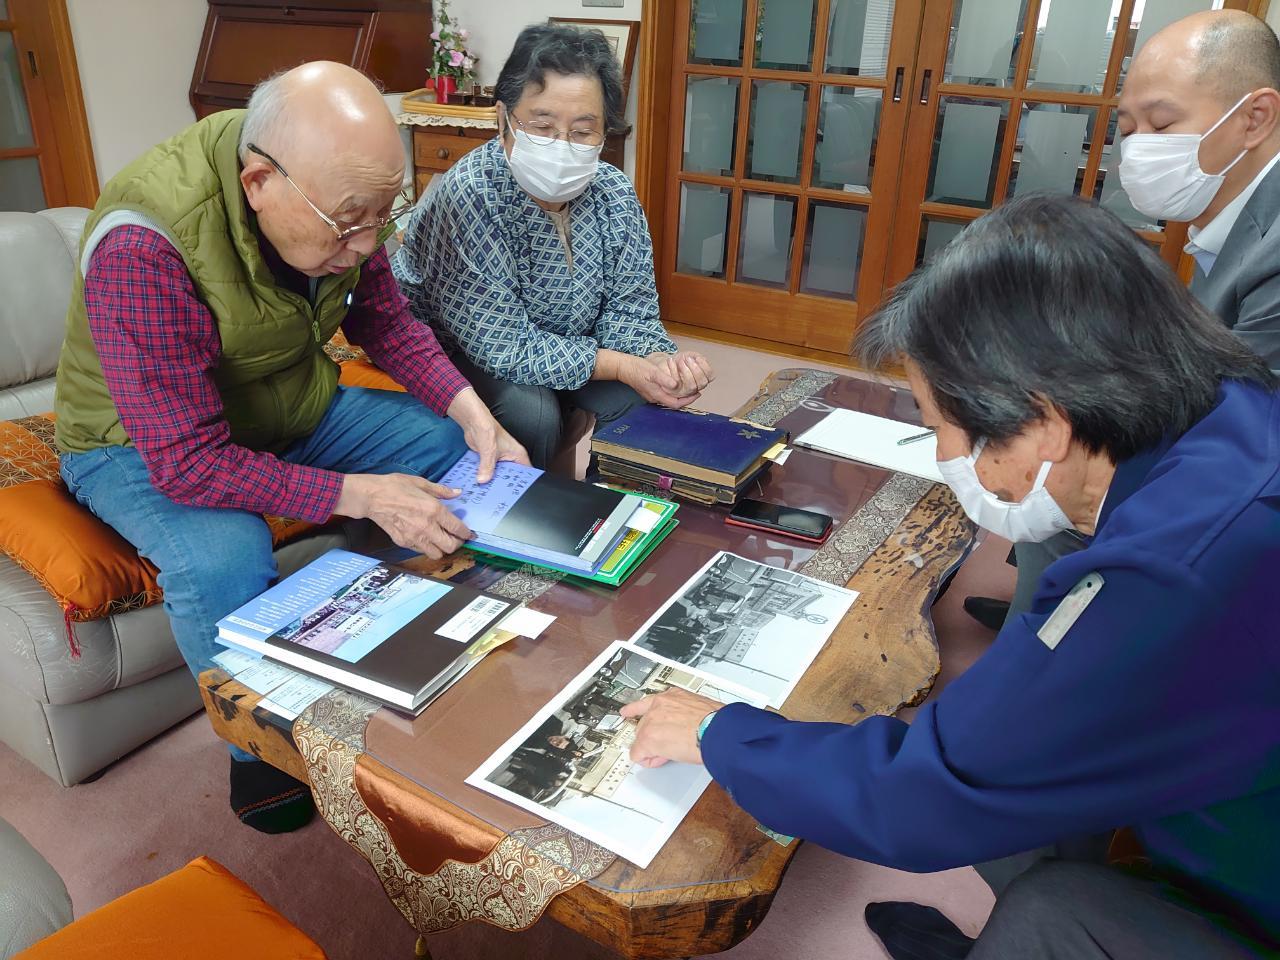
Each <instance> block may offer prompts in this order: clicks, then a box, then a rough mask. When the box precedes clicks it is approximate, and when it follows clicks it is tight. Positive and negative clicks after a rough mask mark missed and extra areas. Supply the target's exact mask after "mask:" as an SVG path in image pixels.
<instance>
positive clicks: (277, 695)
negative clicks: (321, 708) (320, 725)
mask: <svg viewBox="0 0 1280 960" xmlns="http://www.w3.org/2000/svg"><path fill="white" fill-rule="evenodd" d="M332 689H333V684H331V683H325V682H324V681H323V680H315V679H313V678H311V677H306V676H303V675H302V674H296V675H295V676H293V677H292V678H291V679H289V680H286V681H285V682H284V683H282V684H280V686H278V687H276V689H274V690H272V691H271V695H270V696H269V697H264V698H263V699H262V700H259V701H258V706H260V707H262V708H263V709H264V710H270V711H271V712H272V713H278V714H279V715H280V716H282V717H284V718H285V719H286V720H290V721H292V720H296V719H298V714H300V713H302V711H303V710H305V709H307V707H309V706H311V704H313V703H315V702H316V701H317V700H319V699H320V698H321V697H323V696H324V695H325V694H326V693H328V692H329V691H330V690H332Z"/></svg>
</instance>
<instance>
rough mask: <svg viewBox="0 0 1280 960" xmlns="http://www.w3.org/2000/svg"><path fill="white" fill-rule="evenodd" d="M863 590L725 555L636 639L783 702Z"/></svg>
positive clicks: (639, 644)
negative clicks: (834, 584)
mask: <svg viewBox="0 0 1280 960" xmlns="http://www.w3.org/2000/svg"><path fill="white" fill-rule="evenodd" d="M857 599H858V593H857V591H856V590H848V589H845V588H844V587H837V586H833V585H832V584H830V583H826V582H824V581H822V580H815V579H813V578H812V577H806V576H804V575H803V574H800V573H795V572H793V571H790V570H782V569H779V568H778V567H771V566H769V565H768V564H764V563H759V562H757V561H755V560H748V559H746V558H745V557H739V556H736V555H735V554H732V553H726V552H721V553H717V554H716V555H715V556H713V557H712V558H711V559H710V560H708V561H707V563H706V565H705V566H703V568H702V569H701V570H699V571H698V572H697V573H695V574H694V575H693V576H692V577H691V578H690V579H689V580H688V581H687V582H686V583H685V585H684V586H683V587H681V588H680V590H679V591H678V592H677V593H676V594H675V596H673V597H671V599H669V600H668V601H667V602H666V603H664V604H663V605H662V606H661V607H659V608H658V611H657V613H655V614H654V615H653V616H652V617H650V618H649V620H648V621H647V622H646V623H645V625H644V626H643V627H641V628H640V629H639V630H638V631H636V634H635V636H633V637H632V638H631V639H630V640H629V641H628V644H629V645H630V646H633V647H638V648H640V649H642V650H645V651H646V652H649V653H653V654H656V655H658V656H659V657H663V658H665V659H666V660H668V661H670V662H674V663H678V664H681V665H683V667H684V668H685V669H689V668H693V669H696V670H698V671H700V672H701V673H703V674H707V675H709V676H711V677H713V678H714V679H715V680H716V681H717V682H718V683H724V684H726V685H728V686H730V687H733V688H735V689H738V690H742V691H749V692H751V693H752V694H754V695H756V696H758V697H759V698H760V699H761V700H764V701H766V702H767V703H768V705H769V706H771V707H781V706H782V704H783V702H784V701H785V700H786V699H787V697H788V696H790V695H791V691H792V690H794V689H795V687H796V684H797V683H799V682H800V678H801V677H802V676H803V675H804V672H805V671H806V670H808V669H809V665H810V664H811V663H813V661H814V658H816V657H817V656H818V654H819V653H820V652H821V651H822V648H823V647H824V646H826V643H827V640H828V638H830V636H831V634H832V632H834V631H835V628H836V625H837V624H839V623H840V620H841V618H843V617H844V615H845V614H846V613H847V612H848V611H849V608H850V607H851V606H853V602H854V601H855V600H857Z"/></svg>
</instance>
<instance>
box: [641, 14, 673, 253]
mask: <svg viewBox="0 0 1280 960" xmlns="http://www.w3.org/2000/svg"><path fill="white" fill-rule="evenodd" d="M670 5H671V0H642V3H641V7H640V48H639V51H638V53H637V56H638V57H639V63H640V69H639V73H638V76H637V78H636V80H637V86H638V89H637V90H636V168H635V177H634V179H635V186H636V195H637V196H638V197H639V198H640V205H641V206H642V207H643V208H644V212H645V215H646V216H647V217H648V218H649V232H650V233H652V234H653V244H654V249H653V261H654V264H655V265H656V264H659V263H661V262H662V252H663V251H662V238H663V234H664V232H665V231H664V226H665V223H666V209H665V208H666V199H665V197H666V179H667V167H668V163H667V157H668V150H667V146H668V145H667V142H666V138H665V137H664V136H663V134H664V133H666V132H668V131H669V130H670V129H671V95H670V91H671V81H672V72H673V70H674V59H675V57H674V52H675V50H674V48H675V38H676V18H675V17H673V16H671V11H670ZM664 6H665V7H667V8H668V10H667V11H666V14H667V15H666V16H663V15H662V10H661V8H662V7H664Z"/></svg>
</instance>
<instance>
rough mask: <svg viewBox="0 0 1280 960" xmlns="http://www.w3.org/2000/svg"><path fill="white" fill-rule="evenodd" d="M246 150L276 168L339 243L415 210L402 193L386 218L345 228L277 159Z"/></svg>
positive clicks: (248, 145) (253, 149) (253, 147)
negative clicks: (312, 198)
mask: <svg viewBox="0 0 1280 960" xmlns="http://www.w3.org/2000/svg"><path fill="white" fill-rule="evenodd" d="M245 148H246V149H248V150H249V151H250V152H252V153H256V154H257V155H258V156H260V157H262V159H263V160H266V161H267V163H269V164H271V166H273V167H275V168H276V170H277V171H278V172H279V174H280V176H282V177H284V178H285V180H286V181H288V184H289V186H291V187H293V189H295V190H297V191H298V196H300V197H301V198H302V199H303V200H305V201H306V202H307V206H309V207H310V208H311V209H312V210H314V211H315V212H316V216H318V217H319V218H320V219H321V220H323V221H324V222H325V223H326V224H327V225H328V227H329V229H330V230H332V231H333V235H334V237H335V238H337V242H338V243H346V242H347V241H348V240H350V239H351V238H352V237H358V236H360V234H362V233H368V232H369V231H370V230H381V229H382V228H383V227H385V226H386V225H387V224H389V223H391V222H392V221H393V220H397V219H399V218H400V217H403V216H404V215H405V214H406V213H408V212H409V211H410V210H412V209H413V198H412V197H411V196H409V194H408V192H407V191H401V192H400V195H399V196H398V197H397V198H396V199H397V200H399V201H400V202H399V203H397V204H395V205H394V206H392V208H391V211H390V212H389V213H388V214H387V215H386V216H385V217H379V218H378V219H377V220H373V221H371V222H369V223H360V224H356V225H355V226H353V227H344V226H342V225H341V224H339V223H338V222H337V221H335V220H334V219H333V218H332V217H331V216H329V215H328V214H327V213H325V212H324V211H323V210H321V209H320V208H319V207H317V206H316V205H315V204H314V203H312V202H311V198H310V197H308V196H307V195H306V194H305V193H303V192H302V188H301V187H300V186H298V185H297V184H296V183H294V182H293V177H291V176H289V174H288V172H287V171H286V170H285V168H284V167H282V166H280V164H279V162H278V161H277V160H276V159H275V157H273V156H271V154H269V153H267V151H265V150H263V149H262V148H261V147H259V146H257V145H256V144H253V143H246V144H245Z"/></svg>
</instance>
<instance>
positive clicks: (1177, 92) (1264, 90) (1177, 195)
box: [965, 10, 1280, 629]
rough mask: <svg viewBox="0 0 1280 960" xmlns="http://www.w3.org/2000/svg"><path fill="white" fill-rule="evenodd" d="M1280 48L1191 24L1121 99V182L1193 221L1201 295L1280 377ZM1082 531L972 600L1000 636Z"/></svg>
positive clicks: (1167, 41) (1045, 546)
mask: <svg viewBox="0 0 1280 960" xmlns="http://www.w3.org/2000/svg"><path fill="white" fill-rule="evenodd" d="M1278 90H1280V42H1277V40H1276V35H1275V33H1274V32H1273V31H1272V29H1271V28H1270V27H1269V26H1267V24H1266V23H1264V22H1263V21H1261V20H1259V19H1258V18H1257V17H1255V16H1252V15H1251V14H1248V13H1244V12H1243V11H1239V10H1213V11H1208V12H1205V13H1197V14H1193V15H1191V16H1189V17H1184V18H1183V19H1181V20H1178V21H1176V22H1174V23H1172V24H1170V25H1169V26H1167V27H1165V28H1164V29H1163V30H1161V31H1160V32H1159V33H1157V34H1155V35H1154V36H1153V37H1152V38H1151V39H1150V40H1149V41H1147V43H1146V44H1144V45H1143V47H1142V49H1141V50H1139V51H1138V54H1137V56H1135V57H1134V60H1133V64H1132V66H1131V67H1130V69H1129V76H1128V78H1127V79H1126V80H1125V85H1124V91H1123V93H1122V94H1121V97H1120V104H1119V111H1118V112H1119V119H1118V128H1119V131H1120V134H1121V136H1122V137H1123V138H1124V140H1123V142H1122V144H1121V163H1120V181H1121V183H1122V184H1123V186H1124V188H1125V191H1126V192H1127V193H1128V195H1129V200H1130V202H1131V203H1132V204H1133V205H1134V207H1135V208H1136V209H1137V210H1138V211H1139V212H1141V213H1143V214H1145V215H1147V216H1149V217H1151V218H1153V219H1157V220H1172V221H1187V222H1189V223H1190V231H1189V232H1190V237H1191V241H1190V242H1189V243H1188V244H1187V246H1186V252H1187V253H1189V254H1190V255H1191V256H1192V257H1193V258H1194V259H1195V273H1194V276H1193V279H1192V281H1191V292H1192V294H1194V295H1195V297H1196V298H1197V299H1198V300H1199V301H1200V302H1201V303H1202V304H1204V305H1205V306H1206V307H1208V308H1209V310H1210V311H1212V312H1213V313H1215V314H1217V316H1218V317H1219V318H1220V319H1221V320H1222V322H1223V323H1225V324H1226V325H1227V326H1228V327H1230V328H1231V329H1232V330H1233V331H1234V332H1235V334H1236V336H1238V337H1240V339H1242V340H1243V341H1244V342H1245V344H1246V345H1247V346H1248V347H1249V348H1250V349H1251V350H1253V352H1254V353H1256V354H1258V355H1259V356H1260V357H1262V358H1263V359H1264V360H1266V361H1267V365H1268V366H1269V367H1271V369H1272V370H1273V371H1275V372H1277V373H1280V228H1278V225H1280V170H1276V169H1275V166H1276V160H1277V159H1280V92H1277V91H1278ZM1082 545H1083V544H1082V541H1081V540H1080V538H1079V536H1077V535H1076V534H1075V533H1074V532H1070V531H1068V532H1066V533H1062V534H1059V535H1058V536H1056V537H1054V538H1053V539H1051V540H1048V541H1046V542H1045V543H1037V544H1017V545H1015V547H1014V553H1015V554H1016V555H1017V563H1018V582H1017V587H1016V588H1015V591H1014V596H1013V602H1012V603H1011V604H1008V605H1005V604H1004V603H1003V602H1001V601H996V600H992V599H990V598H986V597H968V598H966V600H965V609H966V610H968V611H969V612H970V613H971V614H973V616H974V617H975V618H976V619H978V620H979V621H981V622H983V623H985V624H987V625H988V626H991V627H993V628H997V629H998V627H999V625H1000V622H1001V620H1003V618H1004V616H1005V612H1006V609H1007V611H1008V614H1009V615H1011V616H1018V615H1020V614H1022V613H1025V612H1026V611H1027V609H1028V608H1029V607H1030V605H1031V597H1032V594H1033V593H1034V592H1035V589H1036V584H1037V583H1038V582H1039V579H1040V574H1041V573H1043V572H1044V570H1045V568H1046V567H1048V565H1049V564H1050V563H1052V562H1053V561H1054V560H1056V559H1058V558H1059V557H1061V556H1065V555H1066V554H1068V553H1072V552H1074V551H1076V550H1079V549H1080V548H1081V546H1082Z"/></svg>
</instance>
